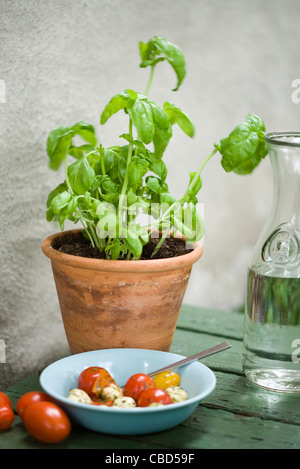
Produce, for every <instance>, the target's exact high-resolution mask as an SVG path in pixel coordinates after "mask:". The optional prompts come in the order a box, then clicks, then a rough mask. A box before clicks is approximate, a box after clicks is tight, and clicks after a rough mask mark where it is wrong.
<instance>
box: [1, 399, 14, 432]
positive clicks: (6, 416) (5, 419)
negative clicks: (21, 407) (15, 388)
mask: <svg viewBox="0 0 300 469" xmlns="http://www.w3.org/2000/svg"><path fill="white" fill-rule="evenodd" d="M14 419H15V414H14V411H13V408H12V404H11V400H10V398H9V397H8V396H7V395H6V394H5V393H4V392H2V391H0V430H6V428H9V427H10V426H11V424H12V423H13V421H14Z"/></svg>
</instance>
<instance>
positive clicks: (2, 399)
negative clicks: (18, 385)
mask: <svg viewBox="0 0 300 469" xmlns="http://www.w3.org/2000/svg"><path fill="white" fill-rule="evenodd" d="M2 406H4V407H12V404H11V400H10V398H9V397H8V395H7V394H5V393H4V392H2V391H0V407H2Z"/></svg>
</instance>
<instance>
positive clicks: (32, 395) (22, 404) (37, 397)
mask: <svg viewBox="0 0 300 469" xmlns="http://www.w3.org/2000/svg"><path fill="white" fill-rule="evenodd" d="M51 400H52V399H51V398H50V396H48V394H46V393H44V392H42V391H29V392H27V393H26V394H23V396H21V397H20V399H19V400H18V402H17V412H18V415H19V417H20V418H21V419H22V420H24V415H25V412H26V409H28V407H29V406H30V405H31V404H33V403H34V402H40V401H51Z"/></svg>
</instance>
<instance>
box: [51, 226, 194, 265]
mask: <svg viewBox="0 0 300 469" xmlns="http://www.w3.org/2000/svg"><path fill="white" fill-rule="evenodd" d="M158 242H159V239H158V238H150V240H149V243H148V244H146V245H145V246H144V248H143V253H142V257H141V260H147V259H150V258H151V254H152V252H153V250H154V249H155V246H156V245H157V243H158ZM52 247H53V248H54V249H57V250H58V251H61V252H64V253H66V254H72V255H73V256H80V257H89V258H93V259H104V258H105V256H104V254H103V253H101V252H100V251H99V249H98V248H96V247H93V246H92V245H91V244H90V242H89V240H88V239H86V238H85V237H84V236H83V234H82V233H81V232H80V231H79V232H76V233H64V234H63V235H62V236H61V237H60V239H58V240H56V241H54V242H53V244H52ZM189 252H191V249H186V246H185V243H184V241H183V240H182V239H180V238H172V237H170V238H166V239H165V241H164V242H163V244H162V246H161V247H160V249H159V251H158V252H157V253H156V255H155V256H154V257H153V258H152V259H164V258H167V257H176V256H182V255H183V254H187V253H189Z"/></svg>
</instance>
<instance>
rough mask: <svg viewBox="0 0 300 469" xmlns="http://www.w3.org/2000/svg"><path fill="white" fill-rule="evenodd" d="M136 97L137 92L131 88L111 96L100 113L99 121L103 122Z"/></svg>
mask: <svg viewBox="0 0 300 469" xmlns="http://www.w3.org/2000/svg"><path fill="white" fill-rule="evenodd" d="M136 98H137V94H136V93H135V91H133V90H125V91H123V92H122V93H119V94H116V95H115V96H113V97H112V98H111V100H110V101H109V103H108V104H107V105H106V106H105V108H104V110H103V112H102V114H101V117H100V123H101V124H105V122H107V120H108V119H109V118H110V117H111V116H112V115H113V114H115V113H116V112H118V111H120V110H121V109H125V108H126V107H127V106H129V105H131V104H132V103H133V102H134V101H135V99H136Z"/></svg>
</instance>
